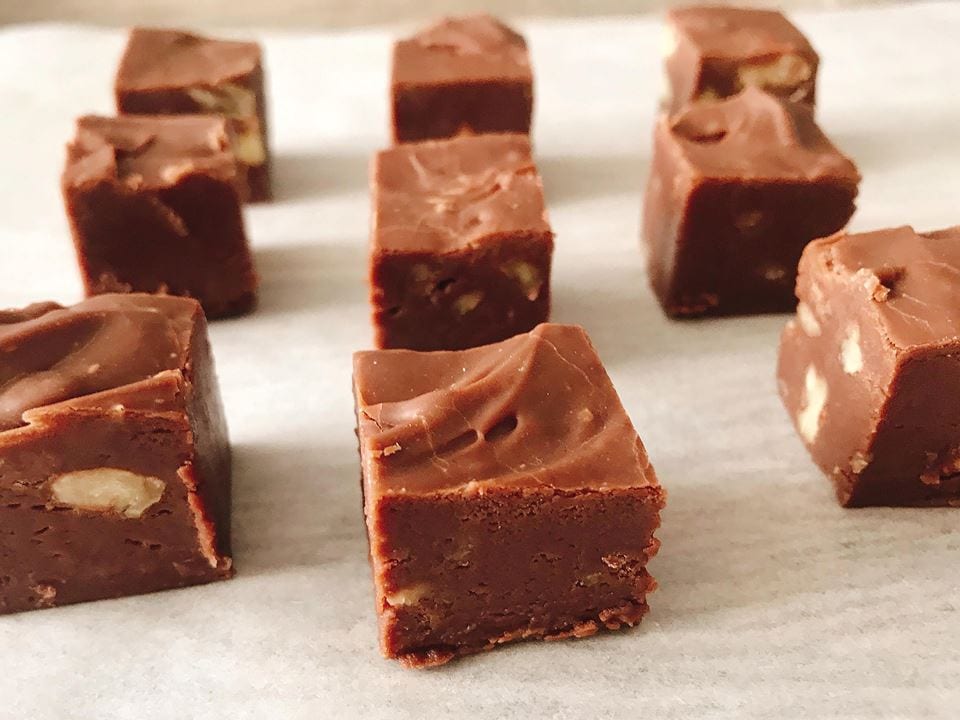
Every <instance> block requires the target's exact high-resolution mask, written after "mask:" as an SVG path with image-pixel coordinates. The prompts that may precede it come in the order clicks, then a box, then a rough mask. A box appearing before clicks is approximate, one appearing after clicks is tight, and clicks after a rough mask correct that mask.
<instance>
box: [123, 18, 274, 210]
mask: <svg viewBox="0 0 960 720" xmlns="http://www.w3.org/2000/svg"><path fill="white" fill-rule="evenodd" d="M261 56H262V53H261V50H260V46H259V45H258V44H257V43H253V42H235V41H228V40H213V39H211V38H205V37H200V36H198V35H192V34H190V33H186V32H181V31H179V30H162V29H156V28H134V29H133V30H131V31H130V37H129V39H128V41H127V47H126V49H125V50H124V53H123V58H122V59H121V61H120V68H119V69H118V70H117V77H116V83H115V88H114V89H115V92H116V98H117V112H120V113H129V114H135V115H167V114H184V113H185V114H195V113H217V114H220V115H223V116H225V117H227V118H229V120H230V123H231V129H232V130H233V131H234V133H235V135H236V139H235V152H236V155H237V159H238V160H239V162H240V167H241V181H242V182H243V183H244V185H245V187H246V191H245V193H244V196H245V198H248V199H250V200H253V201H259V200H269V199H270V197H271V195H272V191H271V185H270V152H269V149H268V133H267V103H266V95H265V93H264V88H263V61H262V57H261Z"/></svg>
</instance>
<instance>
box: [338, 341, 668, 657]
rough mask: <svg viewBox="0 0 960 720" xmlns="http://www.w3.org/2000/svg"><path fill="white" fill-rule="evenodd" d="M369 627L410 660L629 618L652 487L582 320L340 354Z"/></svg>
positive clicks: (652, 520)
mask: <svg viewBox="0 0 960 720" xmlns="http://www.w3.org/2000/svg"><path fill="white" fill-rule="evenodd" d="M354 392H355V397H356V401H357V417H358V435H359V438H360V455H361V463H362V470H363V488H364V506H365V513H366V518H367V528H368V532H369V537H370V548H371V561H372V563H373V569H374V581H375V584H376V591H377V609H378V613H379V617H380V631H381V645H382V648H383V652H384V654H385V655H387V656H388V657H395V658H399V659H400V660H401V661H402V662H404V663H406V664H408V665H411V666H424V665H432V664H438V663H442V662H446V661H447V660H449V659H451V658H452V657H455V656H458V655H463V654H466V653H471V652H477V651H481V650H488V649H491V648H493V647H495V646H496V645H497V644H500V643H503V642H506V641H510V640H518V639H526V638H544V637H546V638H561V637H570V636H575V637H583V636H586V635H591V634H593V633H595V632H597V631H598V630H599V629H601V628H608V629H616V628H619V627H621V626H622V625H633V624H635V623H636V622H638V621H639V620H640V619H641V617H642V616H643V615H644V614H645V613H646V611H647V603H646V593H647V592H649V591H651V590H652V589H653V587H654V582H653V579H652V578H651V577H650V576H649V574H648V573H647V571H646V569H645V566H646V562H647V560H648V559H649V558H650V557H651V556H652V555H653V554H655V553H656V551H657V547H658V543H657V541H656V540H655V539H654V538H653V532H654V531H655V530H656V528H657V527H658V525H659V511H660V508H661V507H662V505H663V497H664V496H663V491H662V490H661V489H660V487H659V485H658V483H657V479H656V475H655V473H654V471H653V468H652V467H651V465H650V461H649V459H648V457H647V454H646V451H645V450H644V447H643V444H642V443H641V442H640V439H639V438H638V437H637V433H636V431H635V430H634V429H633V426H632V424H631V423H630V420H629V418H628V417H627V414H626V412H625V411H624V409H623V407H622V405H621V404H620V401H619V399H618V398H617V395H616V391H615V390H614V388H613V386H612V384H611V383H610V380H609V378H608V377H607V375H606V372H605V371H604V369H603V366H602V365H601V363H600V360H599V358H598V357H597V355H596V351H595V350H594V349H593V347H592V345H591V344H590V341H589V339H588V338H587V336H586V334H585V333H584V331H583V330H582V329H581V328H579V327H574V326H562V325H541V326H539V327H537V328H536V329H535V330H533V331H532V332H530V333H527V334H524V335H518V336H516V337H513V338H511V339H509V340H507V341H504V342H501V343H498V344H494V345H488V346H484V347H479V348H473V349H470V350H466V351H460V352H433V353H418V352H412V351H406V350H394V351H371V352H361V353H357V354H356V355H355V357H354Z"/></svg>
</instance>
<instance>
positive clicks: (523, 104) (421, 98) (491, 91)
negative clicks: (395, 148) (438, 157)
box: [393, 82, 533, 143]
mask: <svg viewBox="0 0 960 720" xmlns="http://www.w3.org/2000/svg"><path fill="white" fill-rule="evenodd" d="M532 114H533V88H532V87H531V85H530V84H529V83H506V82H472V83H465V84H463V85H439V86H436V85H430V86H422V87H418V86H413V87H407V86H403V85H400V86H395V87H394V89H393V139H394V142H397V143H404V142H417V141H420V140H431V139H435V138H448V137H453V136H454V135H458V134H460V133H461V132H468V133H474V134H478V135H479V134H481V133H505V132H518V133H526V134H529V132H530V119H531V116H532Z"/></svg>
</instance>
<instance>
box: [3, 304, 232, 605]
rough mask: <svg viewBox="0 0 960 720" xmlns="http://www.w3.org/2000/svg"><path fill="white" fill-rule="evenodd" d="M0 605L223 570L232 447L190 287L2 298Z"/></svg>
mask: <svg viewBox="0 0 960 720" xmlns="http://www.w3.org/2000/svg"><path fill="white" fill-rule="evenodd" d="M0 377H2V379H3V382H2V384H0V467H2V468H3V473H2V474H0V526H2V527H3V532H0V560H2V564H0V613H11V612H18V611H22V610H34V609H38V608H47V607H52V606H55V605H66V604H68V603H76V602H83V601H86V600H99V599H103V598H115V597H120V596H124V595H134V594H139V593H147V592H153V591H155V590H164V589H167V588H177V587H183V586H186V585H196V584H198V583H206V582H210V581H213V580H221V579H225V578H228V577H230V576H231V575H232V563H231V560H230V446H229V443H228V440H227V431H226V425H225V424H224V418H223V412H222V410H221V406H220V394H219V390H218V388H217V380H216V377H215V374H214V366H213V358H212V356H211V354H210V346H209V344H208V341H207V326H206V322H205V320H204V316H203V311H202V310H201V308H200V305H199V304H198V303H197V302H196V301H195V300H190V299H187V298H176V297H164V296H155V295H139V294H127V295H101V296H98V297H96V298H92V299H90V300H86V301H84V302H82V303H80V304H78V305H74V306H73V307H69V308H64V307H61V306H59V305H57V304H55V303H41V304H36V305H31V306H29V307H26V308H24V309H23V310H8V311H4V312H0Z"/></svg>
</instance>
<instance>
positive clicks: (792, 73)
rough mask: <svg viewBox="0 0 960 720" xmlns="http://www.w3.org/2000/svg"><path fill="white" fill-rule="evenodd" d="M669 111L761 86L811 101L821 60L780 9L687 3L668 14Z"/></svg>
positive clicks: (814, 95) (776, 93) (799, 100)
mask: <svg viewBox="0 0 960 720" xmlns="http://www.w3.org/2000/svg"><path fill="white" fill-rule="evenodd" d="M667 23H668V28H667V32H668V36H667V37H668V38H669V43H668V47H667V57H666V72H667V81H668V83H669V99H668V102H667V107H668V109H669V111H670V112H677V111H679V110H681V109H683V107H684V106H685V105H687V104H688V103H691V102H696V101H715V100H719V99H722V98H725V97H729V96H731V95H736V94H737V93H739V92H740V91H742V90H744V89H746V88H748V87H757V88H760V89H762V90H766V91H767V92H769V93H771V94H773V95H776V96H778V97H781V98H783V99H785V100H792V101H794V102H800V103H805V104H808V105H811V106H812V105H813V104H814V100H815V97H816V82H817V68H818V66H819V63H820V60H819V57H818V56H817V53H816V51H815V50H814V49H813V47H812V46H811V45H810V42H809V41H808V40H807V39H806V38H805V37H804V36H803V34H802V33H801V32H800V31H799V30H797V28H796V27H794V26H793V25H792V24H791V23H790V21H789V20H787V19H786V18H785V17H784V16H783V15H782V14H781V13H779V12H777V11H774V10H753V9H746V8H734V7H724V6H704V7H687V8H678V9H675V10H671V11H670V12H669V13H668V14H667Z"/></svg>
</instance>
